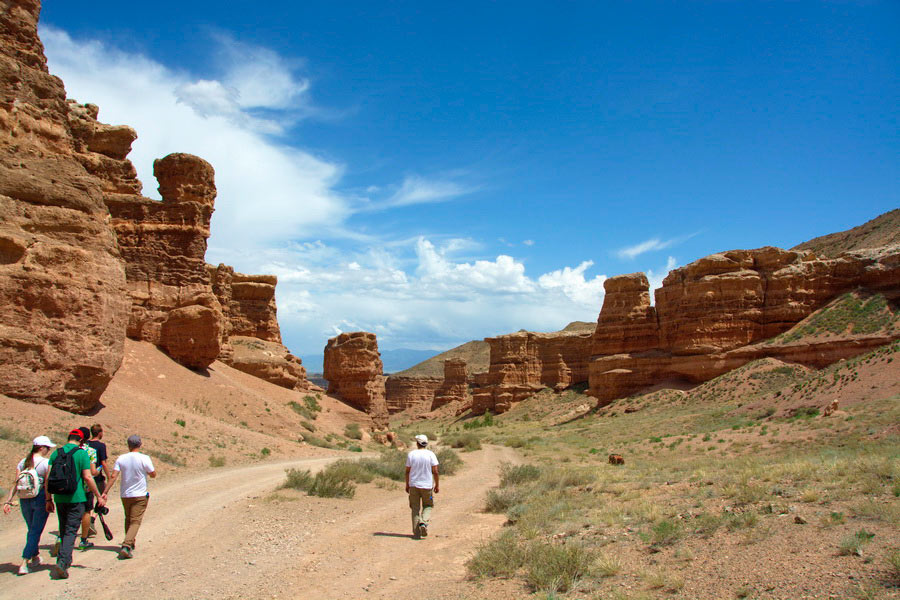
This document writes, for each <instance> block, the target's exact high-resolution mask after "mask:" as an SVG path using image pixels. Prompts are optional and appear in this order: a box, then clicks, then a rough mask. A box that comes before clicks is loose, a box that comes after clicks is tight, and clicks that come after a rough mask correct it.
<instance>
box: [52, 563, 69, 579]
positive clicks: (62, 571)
mask: <svg viewBox="0 0 900 600" xmlns="http://www.w3.org/2000/svg"><path fill="white" fill-rule="evenodd" d="M51 576H52V577H53V579H68V578H69V569H68V568H66V567H61V566H59V565H56V566H54V567H53V572H52V573H51Z"/></svg>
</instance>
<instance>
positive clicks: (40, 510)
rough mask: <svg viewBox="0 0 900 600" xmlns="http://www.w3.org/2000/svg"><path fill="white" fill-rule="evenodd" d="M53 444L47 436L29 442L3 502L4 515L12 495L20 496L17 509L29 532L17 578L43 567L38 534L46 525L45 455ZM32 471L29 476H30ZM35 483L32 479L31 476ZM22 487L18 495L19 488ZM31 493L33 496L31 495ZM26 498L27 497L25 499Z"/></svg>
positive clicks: (46, 464)
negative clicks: (35, 477) (28, 449)
mask: <svg viewBox="0 0 900 600" xmlns="http://www.w3.org/2000/svg"><path fill="white" fill-rule="evenodd" d="M53 448H56V444H54V443H53V442H51V441H50V438H48V437H47V436H46V435H39V436H37V437H36V438H34V440H33V441H32V442H31V451H30V452H28V454H27V455H26V456H25V458H23V459H22V460H21V461H19V464H18V466H16V479H15V482H14V483H13V485H12V487H11V488H10V490H9V495H7V497H6V501H5V502H4V503H3V513H4V514H7V515H8V514H9V511H10V510H12V499H13V496H15V495H16V494H19V508H20V509H21V511H22V518H23V519H25V526H26V527H27V528H28V533H27V534H26V535H25V549H24V550H22V564H21V566H20V567H19V575H26V574H28V573H30V572H31V571H32V570H33V569H35V568H37V566H38V565H40V564H42V562H43V561H42V560H41V554H40V550H39V548H38V546H39V544H40V542H41V534H42V533H44V525H46V524H47V518H48V517H49V516H50V515H49V514H48V513H47V495H46V492H45V491H44V480H45V479H47V471H48V470H49V468H50V467H49V461H48V460H47V456H48V455H49V454H50V451H51V449H53ZM30 471H33V472H32V473H29V472H30ZM35 474H36V475H37V480H36V481H35V480H34V475H35ZM20 487H21V488H22V490H21V492H20V490H19V488H20ZM32 494H33V495H32ZM25 495H28V496H30V497H28V498H26V497H24V496H25Z"/></svg>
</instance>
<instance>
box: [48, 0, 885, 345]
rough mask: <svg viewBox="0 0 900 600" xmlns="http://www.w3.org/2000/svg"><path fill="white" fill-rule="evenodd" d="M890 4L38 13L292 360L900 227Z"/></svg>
mask: <svg viewBox="0 0 900 600" xmlns="http://www.w3.org/2000/svg"><path fill="white" fill-rule="evenodd" d="M898 25H900V4H898V3H897V2H893V1H885V2H875V1H871V2H870V1H856V2H854V1H849V0H848V1H831V2H828V1H824V2H764V3H763V2H729V1H716V2H621V3H619V2H605V3H598V2H584V3H578V2H573V3H527V2H526V3H522V2H516V3H512V2H493V3H488V2H457V3H452V4H451V3H445V4H443V5H440V6H439V5H437V4H435V3H420V2H390V3H371V2H345V3H337V2H324V1H323V2H304V3H296V4H295V3H286V2H284V3H281V2H269V3H249V2H232V3H208V2H189V3H185V2H168V1H161V2H154V3H120V2H106V1H97V2H94V3H92V9H91V10H90V11H86V10H84V7H83V6H80V5H78V4H76V3H71V2H49V1H48V2H46V3H45V6H44V9H43V14H42V20H41V36H42V39H43V40H44V42H45V45H46V49H47V54H48V58H49V61H50V69H51V72H53V73H55V74H57V75H60V76H61V77H62V78H63V80H64V81H65V82H66V87H67V90H68V93H69V96H70V97H73V98H75V99H77V100H78V101H80V102H93V103H96V104H98V105H99V106H100V109H101V110H100V119H101V120H103V121H105V122H110V123H126V124H129V125H132V126H133V127H135V128H136V129H137V130H138V134H139V136H140V137H139V139H138V142H136V144H135V148H134V151H133V152H132V155H131V158H132V160H133V161H134V162H135V166H136V167H137V168H138V171H139V174H140V176H141V179H142V181H143V182H144V193H145V194H146V195H150V196H151V197H155V196H156V193H155V182H154V180H153V178H152V175H151V171H152V159H153V158H155V157H159V156H162V155H164V154H166V153H168V152H173V151H187V152H193V153H195V154H198V155H200V156H203V157H204V158H206V159H207V160H210V162H212V163H213V166H214V167H215V168H216V179H217V184H218V187H219V198H218V200H217V210H216V213H215V215H214V217H213V229H212V231H213V234H212V237H211V239H210V249H209V252H208V255H207V256H208V259H209V260H210V262H220V261H221V262H226V263H229V264H233V265H234V266H235V267H236V268H238V269H239V270H241V271H244V272H273V273H276V274H277V275H279V287H278V302H279V320H280V322H281V325H282V330H283V333H284V338H285V341H286V344H287V345H288V347H290V348H291V349H292V350H293V351H294V352H295V353H297V354H312V353H318V352H320V351H321V348H322V347H324V345H325V343H326V341H327V339H328V337H331V336H333V335H335V334H336V333H337V332H339V331H350V330H355V329H365V330H369V331H375V332H376V333H377V334H378V336H379V343H380V345H381V347H382V348H383V349H393V348H416V349H434V350H440V349H445V348H448V347H452V346H455V345H457V344H459V343H462V342H465V341H468V340H470V339H478V338H482V337H485V336H489V335H495V334H499V333H505V332H509V331H515V330H517V329H520V328H525V329H532V330H554V329H558V328H561V327H562V326H564V325H565V324H566V323H567V322H569V321H572V320H591V321H592V320H595V319H596V317H597V313H598V312H599V309H600V306H601V304H602V292H603V288H602V282H603V279H604V278H605V277H607V276H612V275H616V274H620V273H629V272H633V271H645V272H648V274H649V276H650V277H651V280H652V281H654V282H655V283H656V284H657V285H658V284H659V282H660V281H661V280H662V277H663V276H664V275H665V273H666V272H667V271H668V270H669V269H670V268H673V267H674V266H680V265H683V264H686V263H688V262H690V261H692V260H695V259H697V258H699V257H701V256H704V255H706V254H710V253H712V252H716V251H721V250H727V249H731V248H753V247H759V246H763V245H778V246H782V247H790V246H792V245H794V244H797V243H799V242H801V241H804V240H806V239H808V238H811V237H814V236H817V235H822V234H825V233H830V232H833V231H838V230H842V229H847V228H849V227H852V226H855V225H858V224H860V223H862V222H864V221H866V220H868V219H871V218H873V217H875V216H876V215H878V214H880V213H883V212H885V211H887V210H890V209H893V208H896V207H898V206H900V185H898V184H900V160H898V157H900V133H898V132H900V123H898V120H900V78H898V75H897V74H898V72H900V36H898V35H897V31H898Z"/></svg>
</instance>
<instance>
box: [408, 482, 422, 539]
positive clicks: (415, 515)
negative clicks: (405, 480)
mask: <svg viewBox="0 0 900 600" xmlns="http://www.w3.org/2000/svg"><path fill="white" fill-rule="evenodd" d="M419 504H420V503H419V490H418V488H414V487H411V488H409V509H410V512H411V513H412V530H413V535H416V536H417V535H419Z"/></svg>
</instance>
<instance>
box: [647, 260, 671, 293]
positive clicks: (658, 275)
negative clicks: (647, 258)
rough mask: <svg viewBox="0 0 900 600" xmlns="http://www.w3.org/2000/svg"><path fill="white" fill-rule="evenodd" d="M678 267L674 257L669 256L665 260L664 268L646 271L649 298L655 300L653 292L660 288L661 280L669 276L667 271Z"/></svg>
mask: <svg viewBox="0 0 900 600" xmlns="http://www.w3.org/2000/svg"><path fill="white" fill-rule="evenodd" d="M677 266H678V261H676V260H675V257H674V256H670V257H669V258H668V259H667V260H666V266H665V267H662V268H660V269H647V281H648V282H649V283H650V298H651V300H655V298H654V294H653V290H655V289H658V288H661V287H662V282H663V279H665V278H666V275H668V274H669V271H671V270H672V269H674V268H675V267H677Z"/></svg>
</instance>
